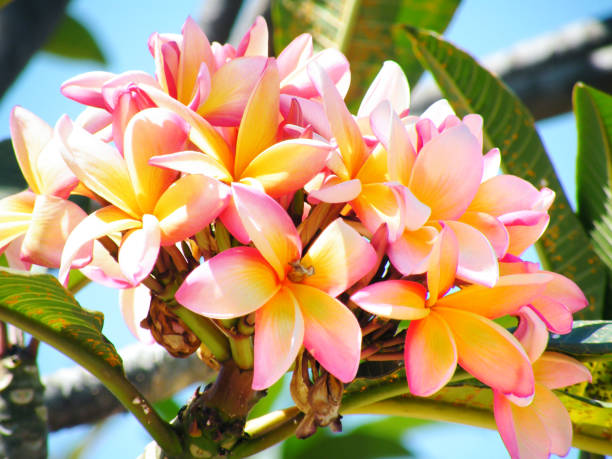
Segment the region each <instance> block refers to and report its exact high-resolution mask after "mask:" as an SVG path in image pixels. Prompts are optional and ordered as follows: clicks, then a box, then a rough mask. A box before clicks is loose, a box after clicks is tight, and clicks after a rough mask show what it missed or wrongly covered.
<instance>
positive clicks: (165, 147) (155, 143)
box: [124, 108, 189, 213]
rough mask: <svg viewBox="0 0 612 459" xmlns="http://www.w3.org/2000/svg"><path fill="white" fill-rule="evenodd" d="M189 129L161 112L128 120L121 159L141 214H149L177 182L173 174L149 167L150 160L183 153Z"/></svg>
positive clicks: (144, 112) (151, 110) (156, 110)
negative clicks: (123, 160)
mask: <svg viewBox="0 0 612 459" xmlns="http://www.w3.org/2000/svg"><path fill="white" fill-rule="evenodd" d="M188 132H189V125H188V124H187V123H186V122H185V121H184V120H183V119H182V118H181V117H179V116H178V115H176V114H175V113H172V112H170V111H168V110H165V109H163V108H149V109H146V110H142V111H140V112H138V113H137V114H136V115H134V116H133V117H132V119H131V120H130V122H129V124H128V126H127V128H126V131H125V138H124V156H125V162H126V164H127V168H128V171H129V174H130V179H131V181H132V186H133V188H134V191H135V194H136V199H137V200H138V204H139V205H140V209H141V211H142V212H144V213H151V212H153V209H154V208H155V203H156V202H157V200H158V199H159V197H160V196H161V195H162V193H163V192H164V191H165V190H166V189H167V188H168V187H169V186H170V184H171V183H172V182H173V181H174V180H175V179H176V176H177V174H176V172H175V171H172V170H168V169H162V168H160V167H155V166H151V165H150V164H149V159H150V158H151V157H152V156H156V155H164V154H166V153H174V152H176V151H180V150H183V149H184V146H185V143H186V140H187V133H188Z"/></svg>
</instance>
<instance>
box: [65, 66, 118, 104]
mask: <svg viewBox="0 0 612 459" xmlns="http://www.w3.org/2000/svg"><path fill="white" fill-rule="evenodd" d="M115 76H116V75H115V74H114V73H110V72H102V71H96V72H87V73H82V74H80V75H77V76H75V77H72V78H70V79H69V80H66V81H64V82H63V83H62V86H61V88H60V92H61V93H62V94H63V95H64V96H66V97H68V98H69V99H72V100H75V101H77V102H80V103H81V104H85V105H90V106H93V107H98V108H104V109H106V108H107V107H106V103H105V102H104V98H103V97H102V86H103V85H104V84H105V83H106V82H107V81H109V80H111V79H113V78H114V77H115Z"/></svg>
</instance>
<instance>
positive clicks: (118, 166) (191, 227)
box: [57, 108, 227, 287]
mask: <svg viewBox="0 0 612 459" xmlns="http://www.w3.org/2000/svg"><path fill="white" fill-rule="evenodd" d="M57 132H58V135H59V137H60V138H61V140H62V142H63V146H64V148H63V151H62V153H63V156H64V159H65V161H66V163H67V164H68V166H69V167H70V169H71V170H72V171H73V172H74V174H75V175H76V176H77V177H78V178H79V179H80V180H81V182H82V183H83V184H84V185H85V186H86V187H87V188H89V189H90V190H91V191H92V192H93V193H95V194H96V195H98V196H100V197H101V198H102V199H104V200H105V201H107V202H108V203H109V205H107V206H105V207H103V208H101V209H99V210H96V211H95V212H94V213H92V214H91V215H89V216H88V217H87V218H85V219H84V220H83V221H82V222H81V223H80V224H79V225H77V226H76V228H74V230H73V231H72V233H71V234H70V236H69V238H68V240H67V241H66V246H65V248H64V251H63V253H62V263H61V268H60V276H59V277H60V279H61V280H62V281H63V282H64V281H66V279H67V275H68V270H69V269H70V267H71V266H72V265H73V264H74V265H75V266H77V267H82V266H84V265H86V264H87V263H89V262H90V261H91V258H92V254H93V250H94V247H93V241H95V240H97V239H99V238H101V237H103V236H107V235H108V236H116V235H117V234H119V233H124V234H123V236H122V238H121V239H120V244H119V245H120V248H119V254H118V262H119V267H120V272H121V273H122V274H123V276H124V277H125V283H126V285H124V287H125V286H136V285H137V284H138V283H139V282H140V281H142V279H144V278H145V277H146V276H148V275H149V273H150V271H151V269H152V268H153V265H154V264H155V261H156V260H157V254H158V252H159V248H160V245H171V244H176V243H177V242H179V241H181V240H183V239H184V238H186V237H189V236H191V235H193V234H195V233H196V232H197V231H199V230H201V229H202V228H203V227H204V226H206V225H208V224H209V223H210V222H211V221H212V220H213V219H214V218H216V216H217V215H218V214H219V212H221V210H223V208H224V207H225V206H226V204H227V195H226V194H225V193H224V192H223V190H222V189H221V187H220V184H219V183H218V182H217V181H216V180H214V179H211V178H208V177H205V176H201V175H192V176H186V177H182V178H179V179H178V180H177V175H178V173H177V172H174V171H168V170H164V169H160V168H157V167H154V166H150V165H149V164H148V161H149V159H150V158H151V156H154V155H159V154H164V153H171V152H174V151H177V150H182V149H183V148H184V145H185V142H186V139H187V132H188V126H187V124H186V123H185V121H183V120H182V119H181V118H179V117H178V116H177V115H175V114H173V113H171V112H168V111H166V110H163V109H160V108H151V109H147V110H143V111H141V112H139V113H138V114H136V115H135V116H134V117H133V118H132V119H131V120H130V122H129V123H128V126H127V128H126V135H125V145H124V146H125V148H124V156H122V155H121V154H120V153H119V152H118V151H117V150H116V149H114V148H113V147H112V146H110V145H108V144H106V143H104V142H102V141H101V140H99V139H98V138H96V137H95V136H93V135H91V134H90V133H88V132H87V131H85V130H84V129H82V128H80V127H79V126H77V125H75V124H73V123H72V121H70V119H69V118H68V117H66V116H65V117H63V118H61V119H60V121H59V122H58V125H57Z"/></svg>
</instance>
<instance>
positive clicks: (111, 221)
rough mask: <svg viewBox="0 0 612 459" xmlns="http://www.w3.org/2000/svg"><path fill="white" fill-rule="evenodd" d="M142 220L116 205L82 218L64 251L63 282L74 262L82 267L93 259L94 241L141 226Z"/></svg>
mask: <svg viewBox="0 0 612 459" xmlns="http://www.w3.org/2000/svg"><path fill="white" fill-rule="evenodd" d="M141 225H142V222H141V221H140V220H135V219H133V218H132V217H131V216H130V215H128V214H126V213H125V212H123V211H122V210H120V209H117V208H116V207H114V206H107V207H103V208H102V209H98V210H96V211H95V212H94V213H93V214H91V215H88V216H87V217H86V218H85V219H84V220H82V221H81V222H80V223H79V224H78V225H77V226H76V227H75V228H74V229H73V230H72V232H71V233H70V236H68V239H67V240H66V245H65V246H64V251H63V252H62V259H61V267H60V270H59V274H58V276H57V277H58V278H59V280H60V282H62V283H63V284H65V283H66V281H67V280H68V272H69V270H70V268H71V267H72V265H73V263H75V262H76V265H78V266H77V267H82V266H84V265H85V264H87V263H89V261H91V254H92V250H93V247H92V245H91V243H92V241H94V240H96V239H98V238H100V237H102V236H105V235H107V234H112V233H116V232H119V231H125V230H129V229H132V228H139V227H141Z"/></svg>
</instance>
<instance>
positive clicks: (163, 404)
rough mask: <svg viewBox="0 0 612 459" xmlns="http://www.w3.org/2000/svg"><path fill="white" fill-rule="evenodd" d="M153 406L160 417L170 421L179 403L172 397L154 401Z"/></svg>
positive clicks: (179, 407)
mask: <svg viewBox="0 0 612 459" xmlns="http://www.w3.org/2000/svg"><path fill="white" fill-rule="evenodd" d="M153 406H154V407H155V410H156V411H157V412H158V413H159V415H160V416H161V417H162V419H165V420H166V421H171V420H172V419H174V418H175V417H176V415H177V414H178V412H179V410H180V409H181V405H180V404H178V403H177V402H176V400H174V399H173V398H172V397H171V398H167V399H165V400H160V401H159V402H155V403H154V404H153Z"/></svg>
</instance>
